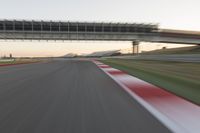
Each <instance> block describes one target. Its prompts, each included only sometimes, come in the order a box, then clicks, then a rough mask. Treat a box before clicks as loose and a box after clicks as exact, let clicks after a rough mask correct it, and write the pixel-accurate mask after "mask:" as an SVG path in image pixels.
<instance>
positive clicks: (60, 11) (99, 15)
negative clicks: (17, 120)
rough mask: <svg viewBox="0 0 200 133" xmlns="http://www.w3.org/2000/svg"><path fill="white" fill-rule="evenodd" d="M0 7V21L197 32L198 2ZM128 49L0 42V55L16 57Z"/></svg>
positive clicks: (96, 0)
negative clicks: (140, 25) (152, 26)
mask: <svg viewBox="0 0 200 133" xmlns="http://www.w3.org/2000/svg"><path fill="white" fill-rule="evenodd" d="M0 3H1V4H0V19H20V20H22V19H28V20H32V19H34V20H59V21H62V20H63V21H68V20H69V21H89V22H130V23H134V22H138V23H158V24H159V26H160V28H172V29H182V30H196V31H200V15H199V13H200V8H199V5H200V1H199V0H0ZM130 46H131V45H130V43H127V42H120V43H119V42H92V43H91V42H89V43H88V42H81V43H80V42H65V43H61V42H59V43H58V42H50V43H47V42H29V41H28V42H20V41H12V42H10V41H7V42H5V41H1V42H0V55H2V54H8V53H9V52H12V53H15V54H16V56H36V55H37V56H48V55H53V56H56V55H60V54H67V53H69V52H70V53H74V52H75V53H90V52H94V51H100V50H109V49H119V48H120V49H127V48H130ZM152 47H154V48H155V46H153V45H152ZM170 47H171V46H170ZM55 49H56V50H57V51H56V52H55ZM63 49H65V50H63ZM41 50H43V51H42V52H41ZM144 50H148V48H146V47H144ZM59 51H60V52H59Z"/></svg>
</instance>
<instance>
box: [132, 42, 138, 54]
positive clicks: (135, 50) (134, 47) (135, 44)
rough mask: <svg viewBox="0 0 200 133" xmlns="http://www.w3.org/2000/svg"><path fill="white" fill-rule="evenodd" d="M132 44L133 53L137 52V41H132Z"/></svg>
mask: <svg viewBox="0 0 200 133" xmlns="http://www.w3.org/2000/svg"><path fill="white" fill-rule="evenodd" d="M132 46H133V54H138V53H139V41H137V40H135V41H133V42H132Z"/></svg>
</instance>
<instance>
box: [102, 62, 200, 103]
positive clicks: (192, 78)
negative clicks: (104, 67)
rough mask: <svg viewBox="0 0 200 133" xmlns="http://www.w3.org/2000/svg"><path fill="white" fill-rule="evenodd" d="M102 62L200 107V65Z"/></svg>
mask: <svg viewBox="0 0 200 133" xmlns="http://www.w3.org/2000/svg"><path fill="white" fill-rule="evenodd" d="M101 61H102V62H103V63H105V64H108V65H110V66H112V67H114V68H117V69H120V70H122V71H125V72H127V73H129V74H130V75H133V76H135V77H138V78H140V79H142V80H145V81H147V82H149V83H152V84H154V85H156V86H159V87H162V88H164V89H166V90H168V91H170V92H172V93H175V94H176V95H178V96H181V97H184V98H186V99H188V100H190V101H192V102H194V103H196V104H198V105H200V69H199V68H200V63H183V62H169V61H167V62H164V61H142V60H127V59H105V60H101Z"/></svg>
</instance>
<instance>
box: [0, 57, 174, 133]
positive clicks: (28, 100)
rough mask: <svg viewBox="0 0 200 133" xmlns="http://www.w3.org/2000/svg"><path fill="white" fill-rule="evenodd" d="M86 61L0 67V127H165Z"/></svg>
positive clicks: (59, 132)
mask: <svg viewBox="0 0 200 133" xmlns="http://www.w3.org/2000/svg"><path fill="white" fill-rule="evenodd" d="M167 132H170V131H169V130H168V129H167V128H166V127H165V126H164V125H163V124H161V123H160V122H159V121H158V120H157V119H156V118H154V116H152V115H151V114H150V113H149V112H148V111H146V110H145V109H144V108H143V107H142V106H141V105H140V104H138V103H137V102H136V101H135V100H134V99H133V98H132V97H131V96H129V94H128V93H126V92H125V91H124V90H123V89H122V88H121V87H120V86H119V85H118V84H117V83H115V81H113V80H112V79H111V78H110V77H109V76H107V75H106V74H105V73H104V72H103V71H102V70H100V69H99V68H98V67H97V66H96V65H95V64H94V63H92V62H90V61H80V60H60V61H59V60H57V61H52V62H48V63H37V64H27V65H16V66H8V67H0V133H167Z"/></svg>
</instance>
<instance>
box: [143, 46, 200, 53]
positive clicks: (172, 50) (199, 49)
mask: <svg viewBox="0 0 200 133" xmlns="http://www.w3.org/2000/svg"><path fill="white" fill-rule="evenodd" d="M142 54H200V46H190V47H181V48H170V49H167V48H166V49H159V50H153V51H148V52H143V53H142Z"/></svg>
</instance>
